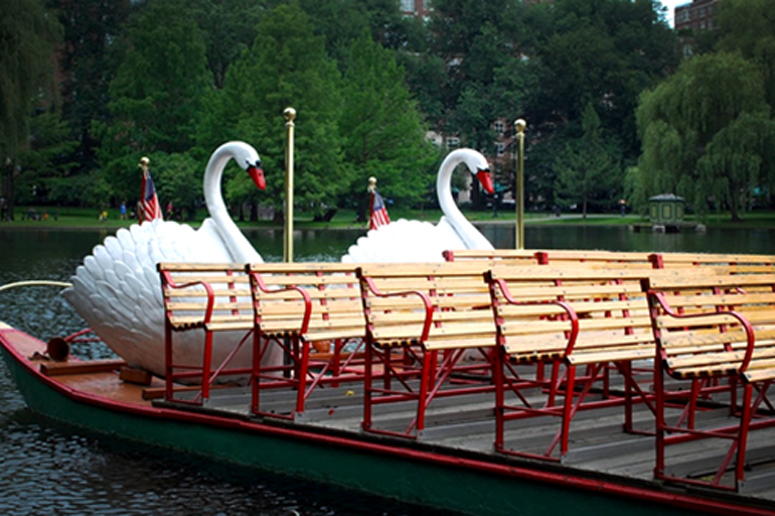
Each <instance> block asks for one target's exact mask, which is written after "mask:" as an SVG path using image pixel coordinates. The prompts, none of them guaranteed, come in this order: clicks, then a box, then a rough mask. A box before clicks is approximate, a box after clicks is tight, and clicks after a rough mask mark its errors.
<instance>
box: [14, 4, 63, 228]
mask: <svg viewBox="0 0 775 516" xmlns="http://www.w3.org/2000/svg"><path fill="white" fill-rule="evenodd" d="M58 36H59V26H58V24H57V23H56V22H55V21H54V20H53V19H52V18H51V17H50V16H48V15H47V13H46V11H45V10H44V8H43V5H42V3H41V2H40V1H39V0H9V1H4V2H0V166H2V167H3V192H4V195H5V196H7V202H8V206H9V217H10V218H13V208H14V204H15V202H14V176H15V175H16V173H17V172H18V168H17V166H18V163H17V161H18V158H19V153H20V152H21V151H22V150H23V149H24V148H26V147H27V144H28V134H29V133H28V130H29V120H30V115H31V114H32V112H33V108H35V107H37V108H40V109H42V110H44V111H45V109H46V108H48V107H50V106H51V105H52V104H53V101H54V100H55V99H56V91H55V89H54V87H53V84H54V75H53V70H52V68H51V54H52V51H53V44H54V42H55V41H56V40H57V38H58Z"/></svg>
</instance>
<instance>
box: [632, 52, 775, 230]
mask: <svg viewBox="0 0 775 516" xmlns="http://www.w3.org/2000/svg"><path fill="white" fill-rule="evenodd" d="M765 99H766V96H765V90H764V79H763V78H762V75H761V72H760V70H759V69H758V68H757V66H756V65H754V64H753V63H751V62H749V61H747V60H745V59H744V58H742V57H741V56H740V55H739V54H730V53H718V54H706V55H703V56H697V57H694V58H692V59H690V60H688V61H685V62H683V63H682V64H681V66H680V67H679V69H678V71H677V72H676V74H675V75H673V76H672V77H670V78H669V79H668V80H666V81H665V82H663V83H662V84H660V85H659V86H657V87H656V88H655V89H654V90H651V91H649V92H647V93H645V94H644V95H643V98H642V100H641V103H640V106H639V107H638V111H637V120H638V129H639V132H640V136H641V139H642V141H643V153H642V155H641V157H640V160H639V164H638V181H637V186H636V188H635V190H636V195H637V200H638V201H639V202H640V203H643V202H644V201H645V200H646V199H647V198H648V197H649V196H651V195H655V194H659V193H665V192H671V193H676V194H678V195H682V196H684V197H685V198H687V199H690V200H691V202H693V205H694V208H695V210H697V211H698V212H699V213H701V214H702V213H707V211H708V210H709V208H710V206H711V205H712V204H713V205H715V206H716V208H718V209H721V208H726V209H729V210H730V212H731V216H732V219H733V220H738V219H739V218H740V212H741V210H743V209H744V208H745V202H744V199H746V198H747V196H749V195H750V192H751V191H752V190H753V188H754V187H757V186H759V187H761V186H770V187H771V186H772V185H773V181H775V170H773V168H772V167H771V166H767V165H768V164H769V163H772V152H773V151H772V148H773V143H775V124H774V123H773V121H772V120H771V118H770V108H769V106H768V105H767V103H766V100H765Z"/></svg>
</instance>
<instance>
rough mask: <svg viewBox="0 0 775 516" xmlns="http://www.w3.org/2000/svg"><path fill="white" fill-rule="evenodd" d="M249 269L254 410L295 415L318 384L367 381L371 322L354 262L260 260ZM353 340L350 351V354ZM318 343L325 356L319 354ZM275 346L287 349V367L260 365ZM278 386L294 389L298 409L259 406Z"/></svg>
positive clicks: (285, 416)
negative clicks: (364, 351) (366, 351)
mask: <svg viewBox="0 0 775 516" xmlns="http://www.w3.org/2000/svg"><path fill="white" fill-rule="evenodd" d="M246 270H247V271H248V274H249V276H250V280H251V291H252V296H253V307H254V315H255V328H256V331H255V333H254V356H255V358H256V362H255V367H254V370H253V373H252V375H253V381H252V402H251V412H252V413H253V414H257V415H263V416H269V417H279V418H290V419H292V418H296V417H298V416H299V415H301V414H303V413H304V411H305V405H306V402H307V400H308V399H309V398H310V396H311V395H312V393H313V391H314V390H315V389H316V387H319V386H330V387H337V386H338V385H339V384H340V383H341V382H352V381H355V380H361V379H362V378H363V367H362V358H361V357H362V349H363V340H364V337H365V332H366V323H365V319H364V316H363V307H362V304H361V290H360V283H359V281H358V278H356V276H355V267H354V266H353V265H348V264H341V263H295V264H294V263H291V264H288V263H263V264H251V265H248V266H247V268H246ZM348 344H349V347H351V348H352V349H351V350H350V351H348V352H345V346H347V345H348ZM321 345H322V346H321ZM316 348H320V349H321V350H322V351H323V353H320V354H318V355H316V354H314V353H313V351H314V350H315V349H316ZM278 349H280V350H283V351H284V353H285V365H283V366H281V367H263V366H262V364H263V363H265V362H266V360H262V359H263V357H264V356H265V355H266V353H269V352H273V350H278ZM316 356H322V357H323V358H316ZM280 388H292V389H295V390H296V391H297V393H296V401H295V404H294V406H293V407H288V408H280V409H278V408H273V407H272V406H269V407H268V408H266V409H265V408H262V404H261V395H262V393H266V392H267V391H269V390H276V389H280Z"/></svg>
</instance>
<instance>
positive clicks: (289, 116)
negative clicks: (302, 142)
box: [283, 107, 296, 122]
mask: <svg viewBox="0 0 775 516" xmlns="http://www.w3.org/2000/svg"><path fill="white" fill-rule="evenodd" d="M283 116H285V120H287V121H288V122H293V119H294V118H296V110H295V109H293V108H292V107H289V108H285V111H283Z"/></svg>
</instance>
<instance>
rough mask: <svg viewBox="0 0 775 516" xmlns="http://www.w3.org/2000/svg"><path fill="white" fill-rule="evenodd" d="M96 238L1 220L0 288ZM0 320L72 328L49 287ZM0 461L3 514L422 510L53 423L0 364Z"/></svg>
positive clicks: (601, 241) (603, 244)
mask: <svg viewBox="0 0 775 516" xmlns="http://www.w3.org/2000/svg"><path fill="white" fill-rule="evenodd" d="M482 231H483V233H484V234H485V235H486V236H487V237H488V238H489V239H490V240H491V241H492V242H493V243H494V244H495V245H496V247H500V248H510V247H513V245H514V226H513V225H508V224H504V225H487V226H483V227H482ZM246 233H247V235H248V237H249V238H250V240H251V241H252V242H253V243H254V245H255V247H256V248H257V249H258V250H259V251H260V252H261V254H262V256H263V257H264V259H265V260H267V261H279V260H281V258H282V245H283V244H282V241H283V238H282V231H281V230H250V231H247V232H246ZM362 234H363V231H362V230H331V231H320V230H318V231H311V230H301V231H297V232H296V233H295V235H294V254H295V259H296V260H297V261H313V260H325V261H338V259H339V257H340V256H341V255H342V254H344V253H345V252H346V250H347V247H348V246H349V245H350V244H352V243H353V242H354V241H355V240H356V238H357V237H358V236H360V235H362ZM107 235H108V232H107V231H99V230H77V231H76V230H72V231H67V230H54V229H45V230H19V229H16V230H9V229H6V228H3V227H2V225H0V285H5V284H7V283H11V282H15V281H23V280H30V279H37V280H40V279H49V280H60V281H67V280H68V279H69V277H70V275H71V274H72V273H73V271H74V270H75V268H76V267H77V266H78V265H79V264H80V263H81V261H82V260H83V257H84V256H86V255H87V254H89V252H90V251H91V248H92V247H93V246H94V245H96V244H98V243H100V242H101V241H102V240H103V239H104V238H105V237H106V236H107ZM773 237H775V232H773V231H768V230H746V231H734V230H715V231H714V230H709V231H708V232H707V233H704V234H702V233H680V234H652V233H633V232H630V231H628V230H627V228H623V227H597V226H594V227H575V226H563V227H548V226H540V227H539V226H528V227H527V228H526V231H525V241H526V247H527V248H530V249H539V248H545V249H609V250H618V251H694V252H730V253H731V252H734V253H754V254H759V253H768V254H775V239H774V238H773ZM0 320H3V321H5V322H7V323H9V324H11V325H13V326H15V327H17V328H20V329H22V330H24V331H26V332H29V333H31V334H32V335H35V336H37V337H39V338H41V339H43V340H46V339H48V338H49V337H50V336H53V335H64V334H68V333H71V332H73V331H76V330H78V329H80V328H81V327H82V326H83V322H82V321H81V320H80V318H79V317H78V316H77V314H75V313H74V312H73V310H72V309H70V307H69V306H68V305H67V304H66V303H65V302H64V301H63V300H62V299H61V297H59V296H58V289H56V288H50V287H30V288H23V289H14V290H10V291H6V292H0ZM73 351H74V352H75V353H77V354H79V355H81V356H88V357H101V356H106V354H108V353H109V352H106V351H105V350H104V349H103V348H102V347H101V346H99V345H93V344H92V345H89V344H81V345H79V347H78V348H76V349H74V350H73ZM0 456H2V468H0V513H1V514H4V515H17V514H18V515H25V516H26V515H27V514H59V515H76V514H77V515H81V514H121V515H126V514H181V515H183V514H186V515H189V514H208V515H209V514H213V515H221V514H223V515H235V514H253V515H255V514H261V515H269V516H280V515H292V514H298V515H356V514H383V515H397V514H407V515H408V514H433V512H431V511H428V510H426V509H419V508H416V507H413V506H410V505H404V504H400V503H394V502H387V501H385V500H382V499H378V498H373V497H368V496H364V495H361V494H355V493H352V492H349V491H346V490H342V489H334V488H330V487H327V486H322V485H318V484H314V483H309V482H300V481H298V480H295V479H289V478H284V477H278V476H274V475H267V474H264V473H261V472H257V471H255V470H248V469H243V468H238V467H234V466H232V465H220V464H213V463H212V462H203V461H200V460H197V459H195V458H191V457H187V456H183V455H179V454H173V453H170V452H167V451H165V450H159V449H153V448H148V447H138V446H137V445H136V444H128V443H126V442H123V441H120V440H118V439H113V438H109V437H105V436H102V435H93V434H90V433H89V432H86V431H83V430H81V429H76V428H72V427H68V426H65V425H60V424H57V423H52V422H51V421H49V420H46V419H45V418H42V417H40V416H38V415H37V414H34V413H33V412H31V411H30V410H28V409H27V408H26V406H25V404H24V402H23V401H22V399H21V396H20V395H19V393H18V391H17V390H16V389H15V387H14V386H13V385H12V383H11V380H10V378H9V376H8V374H7V371H6V370H5V368H4V366H2V367H0ZM445 514H448V513H445Z"/></svg>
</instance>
